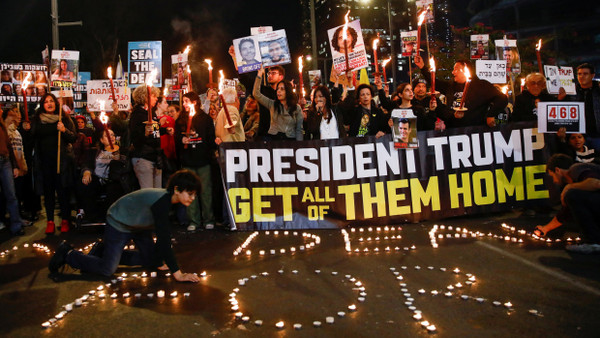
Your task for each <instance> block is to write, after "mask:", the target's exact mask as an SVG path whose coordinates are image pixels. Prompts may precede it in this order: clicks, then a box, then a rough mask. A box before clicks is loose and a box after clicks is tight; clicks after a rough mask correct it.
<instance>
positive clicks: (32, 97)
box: [0, 63, 48, 103]
mask: <svg viewBox="0 0 600 338" xmlns="http://www.w3.org/2000/svg"><path fill="white" fill-rule="evenodd" d="M47 72H48V68H47V67H46V66H44V65H41V64H29V63H0V73H1V76H0V102H3V103H9V102H20V103H22V102H23V92H22V91H21V86H22V83H23V80H24V79H25V78H26V77H27V74H30V75H29V76H30V78H29V84H28V85H27V89H26V91H25V94H26V95H27V102H37V101H39V99H40V96H42V95H44V94H46V92H48V81H47V77H46V73H47Z"/></svg>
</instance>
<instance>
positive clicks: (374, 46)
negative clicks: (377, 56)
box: [373, 38, 379, 50]
mask: <svg viewBox="0 0 600 338" xmlns="http://www.w3.org/2000/svg"><path fill="white" fill-rule="evenodd" d="M378 44H379V38H377V39H375V40H373V50H375V49H377V45H378Z"/></svg>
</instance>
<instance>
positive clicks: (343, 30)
mask: <svg viewBox="0 0 600 338" xmlns="http://www.w3.org/2000/svg"><path fill="white" fill-rule="evenodd" d="M348 15H350V10H348V13H346V15H344V20H345V21H346V23H345V24H344V29H342V38H343V39H344V41H345V40H347V39H348ZM344 47H346V46H344Z"/></svg>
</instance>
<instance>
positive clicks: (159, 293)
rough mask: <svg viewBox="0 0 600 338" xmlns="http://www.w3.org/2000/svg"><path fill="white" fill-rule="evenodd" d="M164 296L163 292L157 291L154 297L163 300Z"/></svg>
mask: <svg viewBox="0 0 600 338" xmlns="http://www.w3.org/2000/svg"><path fill="white" fill-rule="evenodd" d="M164 296H165V291H164V290H158V292H156V297H158V298H163V297H164Z"/></svg>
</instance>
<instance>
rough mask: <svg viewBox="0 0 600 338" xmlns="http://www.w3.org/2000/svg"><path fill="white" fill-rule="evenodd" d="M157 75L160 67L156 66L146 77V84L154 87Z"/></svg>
mask: <svg viewBox="0 0 600 338" xmlns="http://www.w3.org/2000/svg"><path fill="white" fill-rule="evenodd" d="M156 75H158V69H156V68H154V69H152V72H151V73H150V74H149V75H148V77H147V78H146V86H148V87H152V84H153V83H154V79H156Z"/></svg>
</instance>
